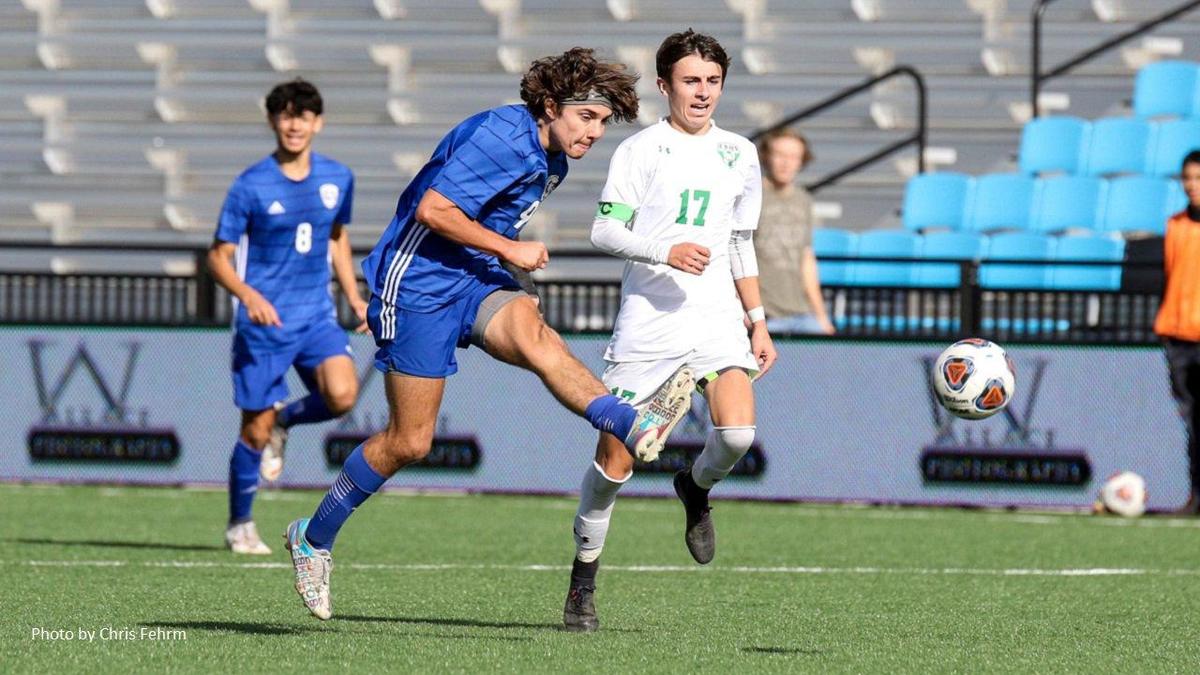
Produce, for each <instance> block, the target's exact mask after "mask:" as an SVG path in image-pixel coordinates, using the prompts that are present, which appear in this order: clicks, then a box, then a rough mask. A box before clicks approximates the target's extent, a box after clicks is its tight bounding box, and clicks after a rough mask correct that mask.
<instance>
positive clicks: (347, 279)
mask: <svg viewBox="0 0 1200 675" xmlns="http://www.w3.org/2000/svg"><path fill="white" fill-rule="evenodd" d="M329 243H330V244H332V251H333V273H334V275H335V276H337V280H338V285H339V286H341V287H342V294H343V295H345V296H346V302H348V303H350V308H351V309H353V310H354V316H357V317H358V321H359V325H358V328H356V329H355V332H356V333H365V332H367V303H366V302H365V301H364V300H363V298H362V295H361V294H360V293H359V292H358V275H356V274H355V273H354V261H353V259H352V258H351V251H350V234H349V233H348V232H347V231H346V228H345V227H343V226H342V224H341V223H334V225H333V232H331V233H330V235H329Z"/></svg>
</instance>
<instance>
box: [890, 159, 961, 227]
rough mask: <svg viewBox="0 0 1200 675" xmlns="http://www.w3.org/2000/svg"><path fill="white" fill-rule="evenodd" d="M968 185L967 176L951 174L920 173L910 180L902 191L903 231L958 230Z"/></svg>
mask: <svg viewBox="0 0 1200 675" xmlns="http://www.w3.org/2000/svg"><path fill="white" fill-rule="evenodd" d="M970 184H971V178H970V176H966V175H964V174H961V173H952V172H946V173H923V174H921V175H919V176H914V177H913V178H911V179H909V181H908V185H906V186H905V188H904V211H903V214H904V216H903V217H904V228H905V229H907V230H914V231H916V230H925V229H929V228H947V229H951V230H957V229H959V228H960V227H961V226H962V218H963V207H964V206H965V205H966V200H967V192H968V188H969V187H970Z"/></svg>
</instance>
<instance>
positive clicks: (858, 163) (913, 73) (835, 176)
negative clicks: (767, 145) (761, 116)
mask: <svg viewBox="0 0 1200 675" xmlns="http://www.w3.org/2000/svg"><path fill="white" fill-rule="evenodd" d="M895 77H908V78H910V79H911V80H912V82H913V86H914V87H915V88H916V91H917V129H916V131H914V132H913V133H912V134H910V135H908V136H906V137H904V138H903V139H901V140H899V141H896V142H895V143H892V144H891V145H888V146H886V147H884V148H882V149H881V150H879V151H877V152H875V153H872V154H870V155H868V156H866V157H864V158H862V159H859V160H855V161H853V162H851V163H849V164H847V165H845V166H843V167H842V168H840V169H837V170H836V171H832V172H830V173H828V174H826V175H825V176H823V177H822V178H820V179H818V180H816V181H814V182H812V183H810V184H808V185H807V186H806V187H807V188H808V191H809V192H813V193H816V192H817V191H819V190H820V189H821V188H823V187H825V186H827V185H832V184H834V183H836V182H838V181H839V180H841V179H842V178H844V177H846V176H848V175H849V174H852V173H854V172H855V171H858V170H859V169H862V168H865V167H867V166H870V165H871V164H874V163H875V162H878V161H880V160H882V159H884V158H885V157H888V156H890V155H892V154H893V153H896V152H899V151H900V150H903V149H904V148H906V147H908V146H910V145H913V144H916V146H917V171H918V172H920V173H924V172H925V138H926V135H927V134H926V130H927V128H928V114H927V111H926V96H925V78H923V77H921V73H920V72H919V71H917V69H916V68H913V67H912V66H896V67H895V68H892V69H891V70H889V71H887V72H886V73H882V74H880V75H877V76H875V77H872V78H868V79H866V80H864V81H862V82H860V83H859V84H856V85H854V86H852V87H847V88H846V89H843V90H842V91H840V92H838V93H836V94H833V95H831V96H829V97H828V98H826V99H823V100H821V101H818V102H816V103H814V104H812V105H810V106H808V107H807V108H804V109H803V110H801V111H799V112H797V113H794V114H792V115H789V116H788V117H785V118H784V119H782V120H780V121H779V122H776V123H775V124H772V125H771V126H769V127H765V128H763V129H760V130H758V131H756V132H754V133H753V134H751V135H750V140H752V141H755V142H757V141H758V139H759V138H761V137H762V136H763V135H764V134H767V133H770V132H772V131H774V130H776V129H782V128H784V127H788V126H791V125H793V124H795V123H796V122H799V121H800V120H804V119H807V118H809V117H812V116H814V115H817V114H820V113H822V112H824V111H826V110H828V109H830V108H832V107H834V106H836V105H838V104H839V103H842V102H843V101H845V100H847V99H849V98H852V97H854V96H857V95H858V94H861V93H863V92H865V91H868V90H870V89H873V88H874V87H875V86H876V85H878V84H880V83H882V82H884V81H886V80H890V79H892V78H895Z"/></svg>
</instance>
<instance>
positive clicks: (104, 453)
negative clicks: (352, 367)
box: [0, 328, 1188, 509]
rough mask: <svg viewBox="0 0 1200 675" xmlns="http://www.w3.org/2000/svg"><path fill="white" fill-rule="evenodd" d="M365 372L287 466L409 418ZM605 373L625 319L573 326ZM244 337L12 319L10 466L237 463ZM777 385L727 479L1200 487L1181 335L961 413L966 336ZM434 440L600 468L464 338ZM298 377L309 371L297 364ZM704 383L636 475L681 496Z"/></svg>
mask: <svg viewBox="0 0 1200 675" xmlns="http://www.w3.org/2000/svg"><path fill="white" fill-rule="evenodd" d="M351 340H352V344H353V346H354V350H355V354H354V358H355V360H356V364H357V368H358V369H359V373H360V378H361V383H362V393H361V398H360V401H359V404H358V405H357V407H356V408H355V409H354V410H353V411H352V412H351V413H349V414H348V415H346V416H345V417H343V418H342V419H340V420H337V421H333V422H328V423H325V424H320V425H313V426H307V427H296V428H293V429H292V433H291V438H290V441H289V444H288V452H287V465H286V467H285V469H284V473H283V477H282V479H281V481H280V485H281V486H283V487H288V486H320V487H324V486H327V485H328V484H329V483H330V482H331V481H332V480H333V478H334V477H335V476H336V475H337V472H338V470H339V465H340V462H341V461H342V460H343V459H344V458H345V456H346V455H348V454H349V452H350V451H352V450H353V449H354V447H355V446H356V445H357V444H358V442H360V440H361V439H362V438H363V437H365V436H366V435H369V434H370V433H371V432H372V431H374V430H376V429H379V428H381V427H382V426H383V425H384V424H385V422H386V419H387V407H386V402H385V400H384V395H383V386H382V381H383V376H382V375H381V374H380V373H378V372H376V371H375V370H374V369H373V368H372V367H371V361H372V355H373V352H374V346H373V344H372V343H371V341H370V338H368V337H366V336H352V337H351ZM567 342H568V344H569V345H570V347H571V349H572V351H573V352H574V353H575V354H577V355H578V356H579V357H580V359H581V360H582V361H583V362H584V363H585V364H587V365H588V366H589V367H591V368H592V369H593V370H594V371H595V372H599V371H600V370H601V369H602V367H603V361H602V354H603V352H604V346H605V343H606V339H605V338H603V337H569V338H567ZM229 345H230V337H229V334H228V333H227V332H225V331H219V330H185V329H179V330H169V329H155V330H147V329H139V330H125V329H78V328H74V329H67V328H64V329H58V328H5V329H2V330H0V353H3V354H4V355H5V358H4V359H3V361H2V362H0V363H3V366H2V367H0V375H2V377H0V405H2V406H3V411H4V412H3V415H0V438H3V439H5V441H4V443H3V444H2V445H0V479H4V480H30V481H72V482H83V481H98V482H131V483H161V484H184V483H207V484H222V483H224V481H225V480H226V476H227V473H228V461H229V453H230V449H231V448H232V445H233V443H234V441H235V439H236V436H237V433H238V424H239V412H238V411H237V410H236V409H235V408H234V406H233V400H232V385H231V384H230V378H229V364H230V355H229ZM777 346H778V348H779V352H780V357H779V361H778V363H777V364H776V366H775V368H774V369H773V370H772V371H771V372H770V373H769V374H768V375H767V376H766V377H764V378H763V379H762V380H761V381H759V382H757V383H756V384H755V396H756V402H757V415H758V430H757V435H756V439H755V443H754V448H753V449H752V450H751V452H750V453H749V454H748V455H747V456H746V458H745V459H743V461H742V462H741V463H739V464H738V466H737V467H735V470H734V474H733V475H731V476H730V477H729V478H727V479H726V480H725V481H724V482H723V483H721V485H720V486H719V487H718V488H717V490H716V492H715V493H714V494H719V495H721V496H726V497H745V498H757V499H787V500H792V499H798V500H829V501H857V502H866V503H911V504H964V505H988V506H1000V505H1016V506H1022V505H1024V506H1057V507H1086V506H1088V505H1090V504H1091V502H1092V501H1093V500H1094V499H1095V496H1096V494H1097V492H1098V490H1099V487H1100V484H1101V483H1103V481H1104V479H1105V478H1106V477H1107V476H1109V475H1111V474H1113V473H1115V472H1117V471H1120V470H1130V471H1135V472H1137V473H1139V474H1141V475H1142V476H1143V477H1145V479H1146V482H1147V484H1148V486H1149V492H1150V504H1149V505H1150V507H1151V508H1154V509H1170V508H1174V507H1177V506H1180V505H1182V504H1183V502H1184V501H1186V499H1187V492H1188V480H1187V458H1186V449H1185V440H1184V432H1183V427H1182V423H1181V421H1180V419H1179V417H1178V414H1177V412H1176V408H1175V404H1174V403H1173V401H1172V400H1171V398H1170V390H1169V387H1168V384H1167V372H1166V366H1165V362H1164V360H1163V356H1162V352H1161V350H1158V349H1154V348H1145V347H1128V348H1126V347H1103V348H1101V347H1057V346H1047V347H1039V346H1017V347H1012V348H1010V349H1009V353H1010V354H1011V355H1012V357H1013V360H1014V362H1015V364H1016V369H1017V387H1016V396H1015V398H1014V400H1013V401H1012V403H1011V404H1010V405H1009V407H1008V408H1007V409H1006V410H1005V411H1004V412H1003V413H1001V414H1000V415H997V416H996V417H993V418H991V419H988V420H983V421H976V422H971V421H965V420H958V419H955V418H953V417H950V416H949V415H947V414H946V413H945V412H944V411H942V410H941V408H940V407H939V406H938V405H937V403H936V401H935V400H934V398H933V396H932V393H931V391H930V388H929V377H928V372H929V368H930V366H931V364H932V361H933V359H934V358H935V357H936V355H937V353H938V352H939V351H940V350H941V349H942V347H943V346H944V345H941V344H919V343H916V344H915V343H885V342H858V341H850V340H816V339H813V340H805V339H796V340H786V339H784V340H779V341H778V342H777ZM459 367H460V372H459V373H458V374H457V375H455V376H452V377H451V378H450V379H449V380H448V384H447V388H446V396H445V400H444V402H443V405H442V410H441V413H440V415H439V418H438V426H437V435H436V439H435V443H434V449H433V452H431V454H430V456H429V457H428V458H427V459H426V460H425V461H424V462H422V464H421V465H418V466H414V467H409V468H407V469H405V470H404V471H402V472H401V473H399V474H397V475H396V476H395V477H394V478H393V479H392V480H391V481H389V483H388V487H390V488H412V489H449V490H473V491H494V492H549V493H563V492H570V491H574V490H576V489H577V488H578V484H579V481H580V480H581V478H582V476H583V473H584V469H585V468H586V467H587V465H588V462H590V461H591V457H592V455H593V452H594V448H595V444H596V432H595V431H594V430H592V429H591V427H590V426H589V425H588V424H587V422H585V421H584V420H582V419H580V418H576V417H575V416H573V415H571V414H570V413H569V412H567V411H566V410H565V409H563V408H561V407H560V406H559V405H558V403H556V402H555V401H554V399H553V398H552V397H551V396H550V394H549V393H548V392H547V391H546V390H545V387H543V385H542V384H541V382H540V381H539V380H538V379H537V378H536V377H535V376H534V375H532V374H530V373H527V372H524V371H521V370H518V369H516V368H513V367H511V366H507V365H504V364H501V363H499V362H496V361H493V360H492V359H491V358H490V357H488V356H487V355H486V354H484V353H483V352H481V351H480V350H478V349H474V348H472V349H470V350H467V351H465V352H460V353H459ZM289 384H290V386H291V389H292V397H293V398H294V397H298V396H300V395H301V394H302V393H303V392H304V389H303V385H302V384H301V382H300V379H299V378H298V377H296V376H295V375H294V373H293V374H292V376H291V379H290V380H289ZM710 427H711V422H710V421H709V419H708V413H707V410H706V408H705V405H704V401H703V398H702V397H700V396H699V395H697V396H696V397H695V398H694V402H693V408H692V411H691V413H690V414H689V416H688V418H687V419H686V420H685V421H684V422H683V423H681V424H680V426H679V427H678V428H677V430H676V432H675V434H674V435H673V436H672V442H671V445H670V448H669V449H668V451H667V452H665V453H664V455H663V456H662V457H661V458H660V460H659V461H658V462H656V463H655V464H654V465H652V466H641V467H639V469H638V471H637V473H636V474H635V477H634V478H633V480H632V481H631V483H630V484H629V486H627V488H626V489H625V490H624V491H623V494H625V493H628V494H654V495H668V494H672V492H671V482H670V474H671V473H672V472H673V471H675V470H676V469H678V468H680V467H683V466H686V465H687V463H688V461H689V457H690V456H694V455H695V454H698V453H699V451H700V449H701V448H702V447H703V444H704V439H705V436H706V435H707V432H708V430H709V428H710Z"/></svg>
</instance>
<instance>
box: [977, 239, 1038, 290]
mask: <svg viewBox="0 0 1200 675" xmlns="http://www.w3.org/2000/svg"><path fill="white" fill-rule="evenodd" d="M1054 244H1055V239H1054V238H1053V237H1047V236H1046V235H1043V234H1033V233H1030V232H1007V233H1004V234H997V235H995V236H993V237H992V238H991V239H990V240H989V241H988V252H987V258H985V259H984V264H983V265H981V266H980V268H979V285H980V286H981V287H983V288H994V289H1003V288H1021V289H1028V290H1039V289H1046V288H1049V287H1050V266H1049V265H1020V264H1015V263H1008V264H996V263H989V262H987V260H1046V261H1049V260H1053V259H1054Z"/></svg>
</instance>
